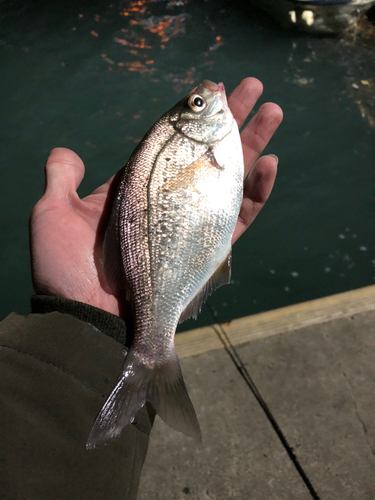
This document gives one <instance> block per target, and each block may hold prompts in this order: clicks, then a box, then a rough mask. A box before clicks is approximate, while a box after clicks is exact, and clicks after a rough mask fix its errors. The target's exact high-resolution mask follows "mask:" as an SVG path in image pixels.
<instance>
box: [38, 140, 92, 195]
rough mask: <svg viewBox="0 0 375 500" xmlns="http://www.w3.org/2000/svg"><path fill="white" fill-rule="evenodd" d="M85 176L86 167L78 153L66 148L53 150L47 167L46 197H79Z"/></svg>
mask: <svg viewBox="0 0 375 500" xmlns="http://www.w3.org/2000/svg"><path fill="white" fill-rule="evenodd" d="M84 174H85V166H84V164H83V161H82V160H81V158H80V157H79V156H78V155H77V154H76V153H74V152H73V151H71V150H70V149H65V148H55V149H53V150H52V151H51V152H50V154H49V157H48V159H47V163H46V167H45V175H46V186H45V190H44V195H45V197H54V198H58V199H63V198H67V197H69V196H70V195H77V193H76V191H77V188H78V186H79V185H80V184H81V181H82V179H83V176H84Z"/></svg>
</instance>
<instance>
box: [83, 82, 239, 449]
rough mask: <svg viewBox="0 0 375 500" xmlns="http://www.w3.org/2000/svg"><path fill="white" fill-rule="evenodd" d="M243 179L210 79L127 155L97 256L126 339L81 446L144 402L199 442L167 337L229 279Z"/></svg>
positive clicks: (100, 439) (231, 123) (110, 431)
mask: <svg viewBox="0 0 375 500" xmlns="http://www.w3.org/2000/svg"><path fill="white" fill-rule="evenodd" d="M243 178H244V161H243V152H242V146H241V140H240V134H239V130H238V126H237V123H236V121H235V119H234V117H233V115H232V113H231V111H230V109H229V107H228V102H227V98H226V93H225V88H224V85H223V83H219V84H216V83H214V82H211V81H210V80H204V81H203V82H202V83H201V84H200V85H198V86H197V87H196V88H195V89H193V90H192V91H191V92H189V93H188V94H187V95H186V96H185V97H184V98H183V99H182V100H180V101H179V102H178V103H177V104H176V105H175V106H173V107H172V108H171V109H170V110H169V111H168V112H166V113H165V114H164V115H163V116H162V117H161V118H160V119H159V120H157V122H156V123H155V124H154V125H153V126H152V127H151V129H150V130H149V131H148V132H147V133H146V135H145V136H144V138H143V139H142V141H141V142H140V144H139V145H138V146H137V148H136V149H135V151H134V152H133V154H132V156H131V157H130V159H129V161H128V163H127V164H126V166H125V168H124V171H123V174H122V178H121V181H120V182H119V187H118V191H117V195H116V197H115V202H114V205H113V208H112V213H111V218H110V222H109V223H108V228H107V231H106V235H105V239H104V243H103V254H104V261H105V263H107V267H106V269H107V273H108V281H109V282H110V283H113V286H120V287H122V288H123V289H124V290H126V296H127V298H129V299H130V300H131V303H132V308H133V315H134V339H133V342H132V345H131V346H130V349H129V351H128V353H127V355H126V358H125V361H124V366H123V370H122V373H121V375H120V376H119V379H118V382H117V385H116V386H115V388H114V389H113V391H112V393H111V394H110V395H109V397H108V399H107V400H106V402H105V404H104V406H103V408H102V409H101V411H100V413H99V415H98V416H97V418H96V420H95V423H94V425H93V427H92V430H91V432H90V435H89V438H88V441H87V448H88V449H90V448H94V447H96V446H98V445H101V444H103V443H106V442H107V441H109V440H111V439H113V438H115V437H117V436H119V435H120V434H121V431H122V430H123V429H124V427H126V426H127V425H129V424H131V423H132V422H134V420H135V417H136V413H137V411H138V410H139V409H140V408H141V407H142V406H144V405H145V404H146V403H149V404H151V405H152V407H153V408H154V410H155V411H156V413H157V414H158V415H159V416H160V418H161V419H162V420H164V422H166V423H167V424H168V425H169V426H170V427H172V428H173V429H175V430H177V431H179V432H182V433H184V434H186V435H187V436H190V437H192V438H194V439H196V440H198V441H201V440H202V434H201V430H200V426H199V422H198V419H197V416H196V413H195V410H194V407H193V404H192V402H191V400H190V397H189V395H188V392H187V388H186V386H185V383H184V380H183V376H182V372H181V368H180V364H179V360H178V357H177V354H176V350H175V346H174V336H175V332H176V328H177V326H178V323H179V322H182V321H184V320H185V319H187V318H189V317H195V318H196V316H197V314H198V313H199V311H200V309H201V307H202V304H203V303H204V301H205V300H206V299H207V297H208V296H209V295H210V294H211V293H212V292H213V291H214V290H215V289H216V288H218V287H219V286H221V285H223V284H227V283H229V282H230V276H231V260H232V259H231V238H232V235H233V232H234V228H235V226H236V222H237V218H238V215H239V212H240V207H241V203H242V197H243Z"/></svg>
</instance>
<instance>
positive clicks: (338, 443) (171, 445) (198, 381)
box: [139, 287, 375, 500]
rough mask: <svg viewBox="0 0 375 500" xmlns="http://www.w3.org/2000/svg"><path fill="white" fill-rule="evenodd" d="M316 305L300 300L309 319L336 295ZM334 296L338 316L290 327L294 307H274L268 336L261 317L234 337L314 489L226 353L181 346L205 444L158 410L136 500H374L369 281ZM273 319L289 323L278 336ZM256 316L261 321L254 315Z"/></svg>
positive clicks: (373, 343) (374, 370)
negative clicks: (256, 331) (243, 335)
mask: <svg viewBox="0 0 375 500" xmlns="http://www.w3.org/2000/svg"><path fill="white" fill-rule="evenodd" d="M366 297H367V299H366ZM371 297H373V299H374V300H373V301H372V300H371ZM327 301H328V302H327ZM317 302H319V301H313V302H311V303H306V304H305V305H304V309H305V310H306V311H309V314H310V317H311V311H312V310H313V309H314V310H321V311H323V310H324V309H325V306H326V305H327V303H329V304H330V307H331V313H332V307H333V306H332V298H327V299H321V303H317ZM333 302H334V304H335V306H334V310H335V312H334V313H333V315H332V314H331V316H327V315H325V314H321V315H320V316H319V315H318V317H320V320H316V319H315V320H314V321H313V322H311V321H307V323H306V321H305V320H306V317H307V316H306V314H307V313H306V314H304V315H302V316H303V318H305V320H303V318H302V317H301V322H300V324H303V325H306V324H308V325H309V326H304V327H302V328H298V322H296V321H294V327H293V329H292V330H291V329H290V327H288V325H290V324H291V323H292V319H291V318H292V317H293V314H294V313H293V307H294V312H295V311H296V308H297V309H298V306H292V308H284V309H282V310H279V313H278V314H277V313H276V312H275V311H272V312H271V313H270V315H271V316H270V318H271V323H272V325H273V330H272V332H273V333H269V334H267V326H265V325H266V323H267V322H264V321H263V320H265V318H266V316H265V315H263V319H262V321H263V326H264V332H266V333H265V334H264V335H257V336H256V340H253V341H250V342H249V341H247V342H245V343H241V341H238V339H237V342H236V343H237V345H236V347H235V348H236V351H237V352H238V354H239V355H240V357H241V358H242V361H243V362H244V363H245V365H246V368H247V370H248V371H249V373H250V375H251V377H252V378H253V380H254V382H255V384H256V386H257V388H258V390H259V391H260V393H261V395H262V396H263V398H264V400H265V401H266V403H267V405H268V407H269V409H270V410H271V412H272V414H273V416H274V418H275V419H276V421H277V423H278V425H279V427H280V428H281V430H282V432H283V433H284V435H285V437H286V439H287V441H288V443H289V445H290V446H291V447H292V448H293V449H294V453H295V456H296V458H297V460H298V463H299V464H300V466H301V468H302V469H303V471H304V473H305V474H306V476H307V478H308V480H309V481H310V482H311V484H312V487H313V489H314V490H315V492H316V495H317V496H314V493H311V492H310V491H309V490H308V488H307V486H306V484H305V482H304V481H303V479H302V477H301V474H300V473H298V472H297V470H296V467H295V466H294V464H293V463H292V461H291V459H290V457H289V456H288V454H287V452H286V450H285V448H284V446H283V445H282V444H281V442H280V440H279V438H278V436H277V435H276V433H275V431H274V429H273V428H272V426H271V424H270V422H269V420H268V419H267V417H266V415H265V413H264V412H263V410H262V408H261V407H260V405H259V403H258V402H257V400H256V399H255V397H254V395H253V394H252V392H251V391H250V389H249V387H248V386H247V385H246V383H245V381H244V380H243V378H242V376H241V375H240V373H239V371H238V370H237V369H236V367H235V365H234V363H233V362H232V360H231V359H230V357H229V355H228V353H227V352H226V351H225V350H224V349H214V350H207V352H202V350H203V351H204V350H205V349H202V348H201V346H200V347H199V346H198V347H197V349H198V352H201V354H198V355H190V356H185V357H184V354H183V352H184V349H183V348H182V347H180V349H179V351H181V352H180V355H181V357H182V359H181V366H182V371H183V373H184V378H185V381H186V384H187V386H188V390H189V394H190V396H191V399H192V401H193V403H194V406H195V408H196V411H197V415H198V418H199V421H200V424H201V428H202V433H203V444H202V445H201V446H199V445H197V444H196V443H194V442H192V441H191V440H190V439H189V438H186V437H185V436H183V435H181V434H179V433H177V432H175V431H173V430H171V429H170V428H168V427H167V426H166V425H165V424H164V423H163V422H162V421H161V420H160V419H159V418H158V417H157V419H156V422H155V427H154V430H153V433H152V439H151V443H150V448H149V453H148V457H147V459H146V464H145V467H144V471H143V476H142V480H141V486H140V490H139V499H140V500H227V499H238V500H284V499H285V500H294V499H295V500H305V499H306V500H309V499H311V498H320V499H321V500H331V499H332V500H333V499H334V500H357V499H358V500H374V499H375V327H374V326H375V325H374V321H375V310H374V309H375V287H367V288H366V289H361V290H358V291H354V292H349V294H348V293H347V294H340V295H339V296H335V297H334V300H333ZM353 303H356V304H357V306H353ZM319 304H320V305H319ZM364 304H365V305H364ZM366 304H367V305H366ZM291 310H292V313H291V312H290V311H291ZM298 310H299V314H300V316H301V308H300V309H298ZM358 311H360V312H358ZM266 314H267V313H266ZM278 315H279V318H280V322H282V321H284V320H285V318H286V317H287V316H288V315H289V319H290V321H289V323H288V321H284V322H285V325H286V327H285V328H284V330H286V331H284V332H281V333H280V331H276V332H275V328H274V325H275V324H279V323H278V321H277V316H278ZM307 315H308V314H307ZM257 316H261V315H257ZM294 316H295V314H294ZM314 317H315V318H316V315H315V316H314ZM282 318H284V320H282ZM332 318H335V319H332ZM236 321H237V320H236ZM252 321H253V323H254V321H255V323H254V324H259V318H258V319H257V318H255V320H254V317H253V319H252ZM224 328H226V329H227V330H230V326H228V325H227V326H225V325H224ZM211 330H212V329H211ZM232 330H233V329H232ZM290 330H291V331H290ZM232 333H233V335H234V334H235V331H234V330H233V331H232ZM189 335H190V337H189ZM191 335H192V333H191V332H187V333H186V334H180V337H181V339H182V340H179V344H184V340H183V338H185V339H187V341H188V342H187V343H188V344H189V342H190V345H191V343H192V338H195V337H194V332H193V337H192V336H191ZM233 335H232V337H233ZM219 345H220V344H218V346H217V347H219ZM193 352H194V351H193Z"/></svg>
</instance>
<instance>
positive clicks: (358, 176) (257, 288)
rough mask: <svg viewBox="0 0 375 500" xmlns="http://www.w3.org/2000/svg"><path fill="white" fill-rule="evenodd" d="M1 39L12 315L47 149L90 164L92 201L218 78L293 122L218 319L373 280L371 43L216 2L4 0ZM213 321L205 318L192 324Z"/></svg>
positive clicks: (24, 282) (281, 140) (275, 149)
mask: <svg viewBox="0 0 375 500" xmlns="http://www.w3.org/2000/svg"><path fill="white" fill-rule="evenodd" d="M0 26H1V33H0V44H1V45H0V49H1V50H0V68H1V79H0V91H1V96H2V99H1V105H0V106H1V110H0V113H1V135H0V140H1V170H0V175H1V184H0V189H1V211H0V217H1V234H2V238H1V248H0V255H1V275H0V283H1V302H0V312H1V317H4V316H5V315H6V314H8V313H9V312H11V311H12V310H16V311H18V312H20V313H27V312H28V310H29V305H28V303H29V296H30V295H31V293H32V287H31V282H30V272H29V256H28V236H27V226H28V216H29V213H30V210H31V208H32V206H33V205H34V203H35V202H36V201H37V200H38V198H39V197H40V196H41V194H42V190H43V185H44V174H43V166H44V162H45V160H46V157H47V155H48V152H49V150H50V149H52V148H53V147H56V146H64V147H68V148H71V149H73V150H74V151H76V152H77V153H78V154H79V155H80V156H81V157H82V159H83V160H84V162H85V165H86V177H85V179H84V181H83V182H82V185H81V188H80V195H82V196H85V195H86V194H88V193H90V192H91V190H93V189H95V188H96V187H97V186H98V185H100V184H102V183H103V182H105V181H106V180H107V179H108V177H110V176H111V175H112V174H113V173H115V172H116V171H117V170H118V169H120V168H121V167H122V166H123V165H124V164H125V163H126V161H127V159H128V157H129V156H130V154H131V152H132V150H133V149H134V147H135V146H136V144H137V142H138V141H139V139H140V138H141V137H142V136H143V134H144V133H145V132H146V131H147V129H148V128H149V127H150V126H151V125H152V124H153V123H154V122H155V120H156V119H157V118H158V117H159V116H160V115H161V114H162V113H164V112H165V111H166V110H167V109H168V108H170V107H171V106H172V105H173V104H174V103H175V102H176V101H177V100H179V99H180V98H181V97H182V96H183V95H184V94H185V93H186V92H187V91H189V90H190V89H191V88H192V87H193V86H194V85H195V84H197V83H199V82H200V81H202V80H203V79H205V78H208V79H211V80H213V81H218V80H222V81H224V83H225V85H226V87H227V90H231V89H233V88H234V87H235V86H236V85H237V84H238V83H239V82H240V80H241V79H242V78H244V77H246V76H255V77H257V78H259V79H260V80H261V81H262V82H263V84H264V88H265V90H264V94H263V96H262V98H261V102H260V103H259V104H261V103H262V102H266V101H274V102H277V103H278V104H279V105H281V106H282V108H283V110H284V113H285V119H284V122H283V124H282V126H281V128H280V129H279V131H278V132H277V134H276V136H275V137H274V139H273V140H272V141H271V143H270V145H269V147H268V148H267V152H269V153H275V154H277V155H278V156H279V159H280V163H279V166H280V169H279V175H278V179H277V182H276V185H275V189H274V191H273V194H272V196H271V199H270V200H269V202H268V203H267V206H266V207H265V208H264V210H263V211H262V213H261V215H260V216H259V217H258V219H257V220H256V221H255V223H254V224H253V226H252V227H251V228H250V230H249V231H248V232H247V234H246V235H245V236H243V237H242V238H241V240H240V241H239V242H238V243H237V244H236V245H235V248H234V252H233V253H234V255H233V284H232V285H231V286H227V287H223V288H221V289H220V290H219V291H217V292H216V293H215V294H214V295H213V296H212V298H211V299H210V303H211V305H212V307H213V308H214V309H215V310H217V311H218V313H219V317H220V319H221V320H222V321H227V320H229V319H231V318H234V317H240V316H245V315H248V314H253V313H256V312H260V311H264V310H268V309H274V308H277V307H281V306H285V305H288V304H293V303H296V302H301V301H304V300H309V299H314V298H317V297H321V296H325V295H329V294H333V293H337V292H342V291H345V290H350V289H354V288H358V287H361V286H366V285H370V284H373V283H374V280H375V244H374V215H375V128H374V127H375V98H374V95H375V90H374V89H375V57H374V54H375V52H374V49H375V43H374V39H366V40H364V39H363V38H362V37H361V36H358V35H357V37H356V39H354V37H348V38H347V39H346V40H342V41H340V40H337V39H334V38H313V37H310V36H304V35H298V34H294V33H289V32H285V31H283V30H281V29H279V28H278V27H277V25H275V24H274V22H273V21H271V20H270V19H269V18H268V17H267V16H266V15H264V14H263V13H260V12H258V11H256V10H255V9H252V8H250V7H245V6H242V4H241V3H237V2H234V3H232V2H224V1H213V0H212V1H198V0H186V1H167V0H149V1H146V0H140V1H134V2H133V1H132V2H130V1H127V2H112V3H110V2H104V1H100V2H99V1H91V2H88V1H87V2H67V1H65V2H62V1H61V2H60V1H54V2H49V3H47V2H38V1H34V2H9V1H8V2H6V1H5V2H2V4H1V7H0ZM361 82H362V83H361ZM353 85H354V86H353ZM356 87H358V88H356ZM209 323H212V318H211V316H210V314H209V312H208V310H207V309H204V311H203V312H202V315H201V316H200V318H199V320H198V322H192V321H190V322H188V323H185V324H184V326H186V328H192V327H195V326H198V325H202V324H209Z"/></svg>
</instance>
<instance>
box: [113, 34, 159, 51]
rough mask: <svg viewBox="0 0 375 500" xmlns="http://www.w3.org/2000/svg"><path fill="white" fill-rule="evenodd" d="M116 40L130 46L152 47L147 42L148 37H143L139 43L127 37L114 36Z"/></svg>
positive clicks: (139, 47)
mask: <svg viewBox="0 0 375 500" xmlns="http://www.w3.org/2000/svg"><path fill="white" fill-rule="evenodd" d="M114 40H115V42H117V43H120V44H121V45H127V46H128V47H136V48H137V49H151V45H147V44H146V39H145V38H141V39H140V40H139V42H138V43H134V42H129V41H128V40H126V38H118V37H115V38H114Z"/></svg>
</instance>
